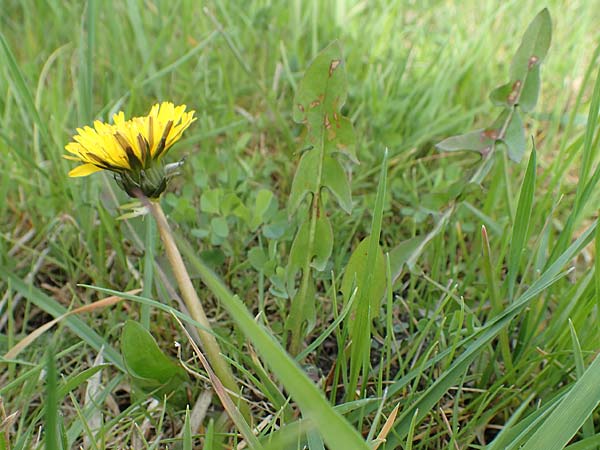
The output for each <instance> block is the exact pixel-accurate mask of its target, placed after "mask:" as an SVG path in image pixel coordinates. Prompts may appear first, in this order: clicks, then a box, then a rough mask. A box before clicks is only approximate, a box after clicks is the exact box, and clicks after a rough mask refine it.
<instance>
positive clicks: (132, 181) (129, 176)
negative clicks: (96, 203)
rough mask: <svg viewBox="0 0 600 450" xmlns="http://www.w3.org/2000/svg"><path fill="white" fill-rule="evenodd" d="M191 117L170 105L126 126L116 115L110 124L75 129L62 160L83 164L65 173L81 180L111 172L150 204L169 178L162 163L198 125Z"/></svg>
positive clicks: (157, 107)
mask: <svg viewBox="0 0 600 450" xmlns="http://www.w3.org/2000/svg"><path fill="white" fill-rule="evenodd" d="M194 113H195V111H188V112H186V105H180V106H175V105H173V103H171V102H163V103H161V104H156V105H154V106H153V107H152V109H151V110H150V113H149V114H148V115H147V116H143V117H133V118H132V119H130V120H125V114H123V112H119V113H117V114H115V115H114V116H113V124H106V123H103V122H100V121H99V120H97V121H95V122H94V128H92V127H89V126H85V127H83V128H77V134H76V135H75V136H73V141H72V142H70V143H69V144H67V145H66V146H65V149H66V150H67V151H68V152H69V153H70V154H69V155H64V157H65V158H66V159H70V160H73V161H80V162H82V163H83V164H82V165H80V166H77V167H75V168H74V169H73V170H71V171H70V172H69V176H70V177H84V176H87V175H90V174H92V173H94V172H98V171H100V170H109V171H111V172H114V174H115V179H116V180H117V182H118V183H119V185H120V186H121V187H122V188H123V189H124V190H125V191H126V192H127V193H128V194H129V195H130V196H132V197H135V196H136V193H137V192H136V191H138V190H141V191H142V192H143V193H144V195H146V196H148V197H150V198H156V197H158V196H159V195H160V194H161V193H162V192H163V191H164V190H165V188H166V185H167V174H166V171H165V166H164V164H162V162H161V158H162V157H163V156H164V155H165V154H166V153H167V151H168V150H169V148H171V146H172V145H173V144H174V143H175V142H177V141H178V140H179V139H180V138H181V135H182V134H183V132H184V131H185V130H186V129H187V128H188V127H189V126H190V125H191V123H192V122H193V121H195V120H196V118H195V117H194Z"/></svg>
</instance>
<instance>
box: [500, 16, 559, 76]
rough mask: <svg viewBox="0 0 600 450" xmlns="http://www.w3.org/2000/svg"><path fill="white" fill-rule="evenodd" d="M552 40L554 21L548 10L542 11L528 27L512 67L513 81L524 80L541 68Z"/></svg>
mask: <svg viewBox="0 0 600 450" xmlns="http://www.w3.org/2000/svg"><path fill="white" fill-rule="evenodd" d="M551 40H552V19H551V18H550V12H549V11H548V9H547V8H544V9H542V10H541V11H540V12H539V13H538V15H537V16H535V18H534V19H533V21H532V22H531V23H530V24H529V27H527V30H526V31H525V34H524V35H523V39H522V41H521V45H520V46H519V48H518V50H517V52H516V53H515V56H514V58H513V60H512V64H511V67H510V78H511V80H515V81H516V80H523V79H524V77H525V74H526V73H527V72H528V71H530V70H531V69H533V68H534V67H536V66H539V65H540V64H541V62H542V61H543V60H544V58H545V57H546V55H547V54H548V49H549V48H550V41H551Z"/></svg>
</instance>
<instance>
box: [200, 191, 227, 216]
mask: <svg viewBox="0 0 600 450" xmlns="http://www.w3.org/2000/svg"><path fill="white" fill-rule="evenodd" d="M222 197H223V190H222V189H209V190H207V191H204V192H203V193H202V197H201V198H200V210H201V211H202V212H205V213H208V214H219V211H220V206H219V205H220V203H221V198H222Z"/></svg>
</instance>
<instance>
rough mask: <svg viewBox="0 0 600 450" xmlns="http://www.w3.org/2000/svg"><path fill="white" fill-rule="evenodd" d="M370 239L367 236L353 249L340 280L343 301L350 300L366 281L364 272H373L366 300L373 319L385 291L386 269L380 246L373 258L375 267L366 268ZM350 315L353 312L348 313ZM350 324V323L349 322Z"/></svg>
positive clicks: (377, 312) (377, 313)
mask: <svg viewBox="0 0 600 450" xmlns="http://www.w3.org/2000/svg"><path fill="white" fill-rule="evenodd" d="M370 241H371V237H370V236H367V237H366V238H364V239H363V240H362V241H361V242H360V244H358V246H357V247H356V249H354V252H353V253H352V256H350V260H349V261H348V264H347V265H346V270H345V272H344V277H343V278H342V286H341V291H342V294H343V296H344V301H345V302H347V301H348V300H350V297H351V296H352V293H353V291H354V289H355V288H357V289H358V292H360V290H361V289H363V288H364V286H363V283H364V281H365V279H366V277H365V276H364V275H365V272H366V271H367V270H368V271H371V272H373V278H372V279H371V285H370V286H369V292H368V293H367V295H366V298H368V299H370V304H371V318H375V317H377V316H378V315H379V304H380V303H381V299H382V298H383V294H384V293H385V289H386V277H385V274H386V267H385V260H384V258H383V251H382V250H381V247H380V246H377V255H376V256H375V267H368V265H367V259H368V253H369V244H370ZM356 306H357V303H355V304H354V306H353V309H354V310H355V309H356ZM350 314H351V315H352V314H353V312H351V313H350ZM350 323H352V321H351V322H350Z"/></svg>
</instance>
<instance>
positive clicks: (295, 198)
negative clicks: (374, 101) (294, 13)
mask: <svg viewBox="0 0 600 450" xmlns="http://www.w3.org/2000/svg"><path fill="white" fill-rule="evenodd" d="M345 101H346V73H345V70H344V61H343V59H342V52H341V48H340V45H339V43H338V42H334V43H332V44H331V45H329V46H328V47H327V48H325V49H324V50H323V51H321V53H319V55H318V56H317V57H316V58H315V60H314V61H313V62H312V64H311V65H310V67H309V68H308V69H307V70H306V73H305V74H304V77H303V78H302V81H301V82H300V85H299V86H298V90H297V92H296V96H295V98H294V109H293V118H294V120H295V121H296V122H298V123H302V124H304V125H305V126H306V138H305V141H306V142H305V148H307V150H305V151H304V153H303V155H302V157H301V159H300V163H299V164H298V168H297V169H296V174H295V176H294V181H293V183H292V191H291V193H290V202H289V212H290V213H292V212H294V211H295V210H296V209H297V208H298V206H299V204H300V203H301V202H302V200H303V199H304V198H305V197H306V194H308V193H309V192H310V193H313V194H317V193H318V192H319V190H320V189H321V187H323V186H325V185H326V181H327V183H328V184H327V187H329V188H330V189H331V190H332V192H333V193H334V196H335V198H336V200H337V201H338V202H339V203H340V206H341V207H342V209H344V210H345V211H347V212H350V208H351V201H350V188H349V186H348V187H347V185H348V181H347V177H346V174H345V173H344V171H343V170H338V169H341V166H340V165H339V163H337V164H334V163H332V162H331V161H335V156H334V155H335V154H339V153H341V154H344V155H346V156H347V157H348V158H349V159H350V160H351V161H353V162H357V158H356V153H355V149H354V145H355V142H356V136H355V133H354V129H353V127H352V123H351V122H350V120H349V119H348V118H346V117H343V116H342V114H341V111H340V110H341V107H342V106H343V105H344V102H345ZM324 165H329V169H326V168H325V167H324ZM327 170H333V171H334V172H335V176H336V177H338V176H340V177H342V178H344V179H345V180H346V183H343V182H342V181H341V180H333V177H332V176H331V175H330V176H328V173H327ZM346 187H347V188H346Z"/></svg>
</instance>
